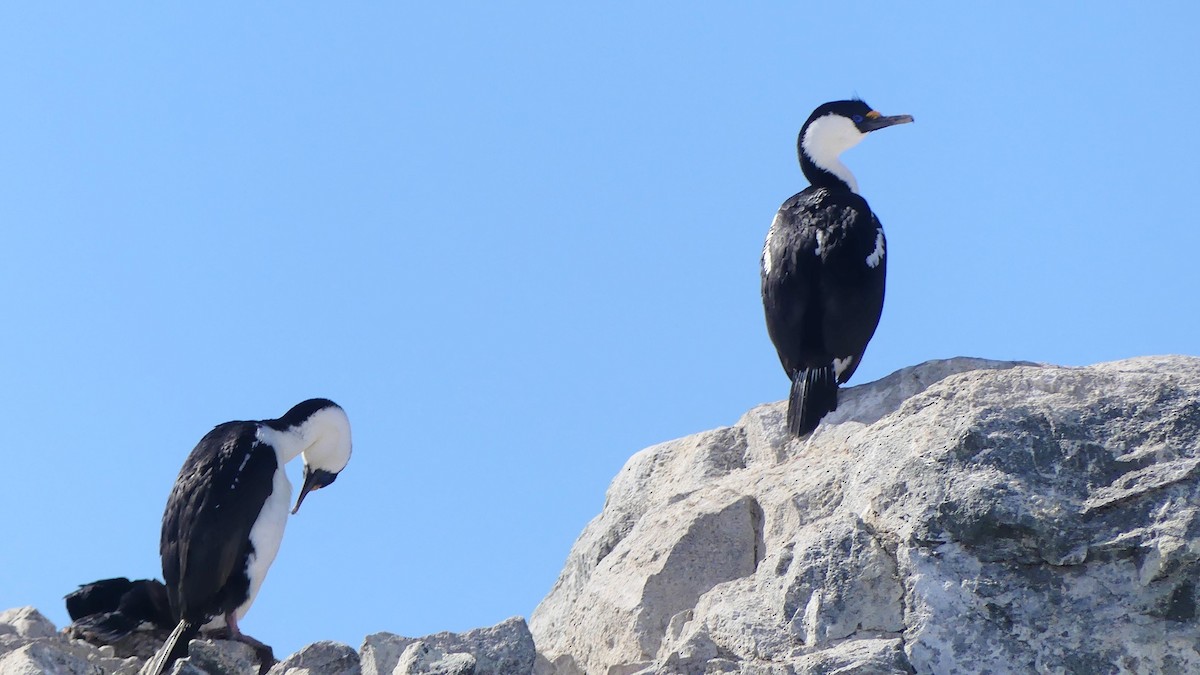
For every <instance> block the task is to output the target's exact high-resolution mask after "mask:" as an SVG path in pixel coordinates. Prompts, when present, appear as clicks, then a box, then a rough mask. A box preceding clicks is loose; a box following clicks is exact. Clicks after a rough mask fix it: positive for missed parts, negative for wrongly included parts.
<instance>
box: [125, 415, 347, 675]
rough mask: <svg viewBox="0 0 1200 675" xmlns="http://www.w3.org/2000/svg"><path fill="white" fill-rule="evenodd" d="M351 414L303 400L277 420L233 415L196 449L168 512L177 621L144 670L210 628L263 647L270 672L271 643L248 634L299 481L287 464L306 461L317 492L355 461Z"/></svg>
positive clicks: (167, 575) (166, 552)
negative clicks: (243, 625) (244, 626)
mask: <svg viewBox="0 0 1200 675" xmlns="http://www.w3.org/2000/svg"><path fill="white" fill-rule="evenodd" d="M350 451H351V441H350V421H349V419H348V418H347V417H346V413H345V411H343V410H342V408H341V407H340V406H338V405H337V404H336V403H334V402H333V401H329V400H327V399H322V398H317V399H310V400H307V401H304V402H302V403H299V404H297V405H296V406H294V407H293V408H292V409H291V410H288V411H287V412H286V413H284V415H283V416H282V417H280V418H278V419H270V420H260V421H249V422H226V423H224V424H220V425H218V426H217V427H215V428H214V429H213V430H212V431H210V432H208V433H207V434H206V435H205V436H204V438H202V439H200V443H199V444H197V445H196V447H195V449H193V450H192V453H191V454H190V455H188V458H187V460H185V461H184V463H183V468H182V469H180V471H179V477H178V478H176V479H175V487H174V488H173V489H172V490H171V496H170V497H169V498H168V499H167V508H166V511H165V512H164V513H163V523H162V539H161V541H160V545H159V552H160V553H161V555H162V567H163V580H164V581H165V582H166V588H167V596H168V599H169V601H170V606H171V610H172V612H173V614H174V616H175V617H176V618H177V619H178V624H177V625H176V626H175V630H174V631H173V632H172V633H171V636H170V637H169V638H167V640H166V642H165V643H164V644H163V646H162V648H161V649H160V650H159V651H158V654H156V655H155V657H154V659H152V660H151V662H150V665H148V666H147V668H146V670H144V671H143V672H145V673H149V674H150V675H161V674H162V673H164V672H166V671H167V669H168V668H169V667H170V665H171V664H172V663H173V662H174V661H175V660H176V659H178V658H180V657H182V656H184V654H186V653H187V650H188V641H189V640H191V639H192V638H193V637H195V636H196V635H197V634H198V633H199V632H200V629H201V628H204V629H206V630H215V629H220V628H221V627H222V626H224V627H225V628H226V629H227V630H228V633H229V637H230V638H231V639H236V640H241V641H242V642H246V643H247V644H249V645H251V646H252V647H254V648H255V650H256V651H257V652H258V657H259V666H260V668H261V672H263V673H265V672H266V671H267V669H269V668H270V666H271V665H272V664H273V663H274V655H273V654H272V653H271V649H270V647H267V646H266V645H264V644H262V643H261V642H259V641H257V640H255V639H253V638H251V637H249V636H247V635H245V634H243V633H242V632H241V630H240V628H239V627H238V621H240V620H241V619H242V618H243V617H245V616H246V612H247V610H249V609H250V605H251V604H253V602H254V598H255V596H257V595H258V591H259V589H260V588H261V586H262V583H263V579H264V578H266V576H267V570H268V569H269V568H270V566H271V563H272V562H273V561H274V560H275V554H276V553H277V552H278V551H279V543H280V541H282V539H283V529H284V526H285V525H286V524H287V518H288V505H289V503H290V501H291V496H292V485H291V483H290V482H289V481H288V477H287V474H286V472H285V471H284V466H285V465H286V464H287V463H288V462H289V461H291V460H292V459H294V458H295V457H296V456H302V457H303V459H304V485H303V487H302V488H301V489H300V496H299V498H298V499H297V500H296V506H295V508H294V509H292V511H291V512H292V513H296V512H297V511H298V510H299V509H300V504H301V503H302V502H303V501H304V497H305V496H306V495H308V493H309V492H312V491H314V490H318V489H320V488H323V487H326V486H328V485H329V484H331V483H333V481H334V479H335V478H337V476H338V473H340V472H341V471H342V469H344V468H345V467H346V464H347V463H348V462H349V461H350Z"/></svg>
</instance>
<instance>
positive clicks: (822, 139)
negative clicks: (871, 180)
mask: <svg viewBox="0 0 1200 675" xmlns="http://www.w3.org/2000/svg"><path fill="white" fill-rule="evenodd" d="M865 137H866V134H864V133H863V132H861V131H859V130H858V127H856V126H854V122H852V121H850V119H848V118H846V117H842V116H841V115H835V114H833V113H829V114H828V115H824V116H822V117H818V118H817V119H815V120H813V122H812V124H810V125H808V128H807V129H805V130H804V138H803V139H801V141H800V147H801V149H803V150H804V154H806V155H808V158H809V159H811V160H812V162H813V164H816V165H817V166H818V167H820V168H822V169H825V170H826V171H828V172H829V173H831V174H833V175H835V176H837V177H838V178H841V179H842V180H843V181H845V182H846V185H849V186H850V190H851V191H852V192H855V193H857V192H858V181H857V180H855V179H854V174H852V173H850V169H847V168H846V165H845V164H842V161H841V160H840V159H838V157H839V155H841V154H842V153H843V152H845V151H846V150H849V149H850V148H853V147H854V146H856V145H858V144H859V142H860V141H862V139H863V138H865Z"/></svg>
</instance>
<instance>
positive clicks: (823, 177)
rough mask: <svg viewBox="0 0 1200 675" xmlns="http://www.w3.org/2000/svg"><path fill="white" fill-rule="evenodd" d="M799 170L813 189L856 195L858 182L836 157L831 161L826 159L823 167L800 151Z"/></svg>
mask: <svg viewBox="0 0 1200 675" xmlns="http://www.w3.org/2000/svg"><path fill="white" fill-rule="evenodd" d="M800 170H801V171H803V172H804V177H805V178H807V179H808V182H810V183H812V184H813V186H814V187H823V188H827V189H829V190H841V191H850V192H854V193H856V194H857V193H858V180H856V179H855V178H854V174H853V173H850V169H848V168H846V165H845V164H842V161H841V160H840V159H838V158H837V157H836V156H835V157H833V158H832V159H830V158H826V160H825V162H824V165H821V164H817V163H816V162H815V161H813V159H812V158H811V157H809V156H808V155H807V154H805V152H804V150H803V149H801V150H800Z"/></svg>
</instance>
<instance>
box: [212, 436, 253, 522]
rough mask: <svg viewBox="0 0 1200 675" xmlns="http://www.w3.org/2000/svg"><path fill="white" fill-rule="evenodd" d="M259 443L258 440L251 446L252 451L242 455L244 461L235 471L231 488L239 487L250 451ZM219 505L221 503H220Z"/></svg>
mask: <svg viewBox="0 0 1200 675" xmlns="http://www.w3.org/2000/svg"><path fill="white" fill-rule="evenodd" d="M258 445H259V443H257V442H256V443H255V444H254V445H252V446H250V452H247V453H246V454H245V456H243V457H242V463H241V464H239V465H238V468H237V471H234V472H233V484H232V485H230V486H229V489H230V490H236V489H237V486H238V480H239V479H241V477H242V469H245V468H246V463H247V462H249V461H250V453H251V452H254V448H256V447H258ZM218 506H220V505H219V504H218Z"/></svg>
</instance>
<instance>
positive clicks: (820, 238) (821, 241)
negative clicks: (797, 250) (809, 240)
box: [813, 230, 825, 255]
mask: <svg viewBox="0 0 1200 675" xmlns="http://www.w3.org/2000/svg"><path fill="white" fill-rule="evenodd" d="M823 246H825V232H824V231H823V230H817V248H816V250H814V251H813V253H815V254H816V255H821V248H822V247H823Z"/></svg>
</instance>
